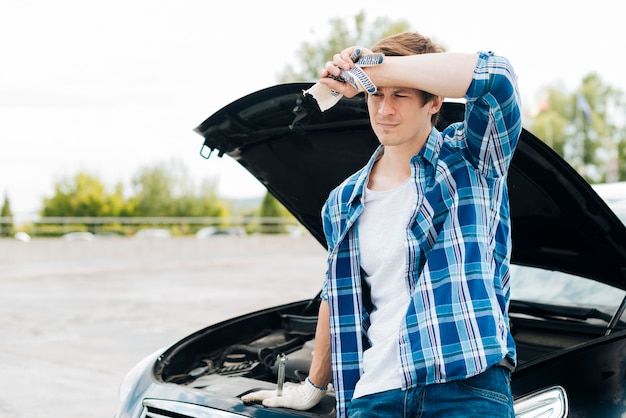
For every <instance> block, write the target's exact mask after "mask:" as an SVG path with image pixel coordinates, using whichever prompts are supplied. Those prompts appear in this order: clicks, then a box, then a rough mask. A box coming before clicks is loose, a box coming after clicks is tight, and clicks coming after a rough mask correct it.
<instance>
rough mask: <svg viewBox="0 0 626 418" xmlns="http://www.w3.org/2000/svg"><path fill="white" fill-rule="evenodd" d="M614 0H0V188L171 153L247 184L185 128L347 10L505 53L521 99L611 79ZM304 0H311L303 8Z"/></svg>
mask: <svg viewBox="0 0 626 418" xmlns="http://www.w3.org/2000/svg"><path fill="white" fill-rule="evenodd" d="M615 5H616V3H614V2H611V1H608V0H606V1H605V0H598V1H595V2H593V3H589V2H584V3H583V2H582V1H555V0H551V1H546V0H543V1H537V0H530V1H524V2H509V1H502V0H499V1H496V0H493V1H477V2H469V1H466V0H458V1H430V2H425V1H412V2H409V1H406V0H385V1H369V0H365V1H352V2H346V1H339V2H305V3H302V2H294V1H270V0H268V1H236V0H232V1H226V2H215V1H209V0H136V1H134V0H107V1H90V0H55V1H50V0H19V1H15V0H0V39H2V41H0V52H1V55H0V63H1V64H0V197H2V196H3V195H4V194H5V193H6V194H7V195H8V196H9V198H10V201H11V206H12V209H13V212H14V213H15V214H29V213H33V212H36V211H37V210H39V209H40V207H41V203H42V199H43V198H44V197H46V196H51V195H52V193H53V185H54V184H55V183H56V182H58V181H59V180H60V179H61V178H67V177H70V176H74V175H75V174H77V173H78V172H79V171H87V172H89V173H91V174H94V175H96V176H99V177H100V179H101V180H102V181H103V182H104V183H105V184H107V185H108V186H111V187H112V186H113V185H114V184H115V183H117V182H120V181H121V182H124V183H128V182H129V181H130V179H131V178H132V176H133V175H134V174H135V173H136V172H137V171H138V170H139V168H140V167H142V166H153V165H154V164H156V163H157V162H160V161H168V160H169V159H171V158H176V159H179V160H181V161H183V162H184V163H185V165H186V166H187V167H188V168H189V170H190V172H191V174H192V175H193V177H194V179H197V181H198V182H200V180H201V179H203V178H213V179H217V180H218V181H219V193H220V195H222V196H224V197H246V196H260V195H262V193H263V190H264V189H262V187H261V186H260V185H258V184H257V182H256V180H254V179H252V178H251V176H249V175H248V174H247V173H246V172H245V171H244V170H243V169H242V168H240V167H239V166H238V165H237V164H236V163H235V162H233V161H232V160H229V159H228V158H227V157H224V158H222V159H219V158H217V157H215V156H213V157H211V159H209V160H208V161H206V160H204V159H203V158H202V157H200V155H199V152H200V147H201V145H202V138H201V137H200V136H199V135H197V134H196V133H194V132H193V128H195V127H196V126H197V125H198V124H200V123H201V122H202V121H203V120H204V119H206V118H207V117H208V116H210V115H211V114H212V113H213V112H215V111H216V110H218V109H220V108H221V107H223V106H224V105H226V104H228V103H230V102H231V101H232V100H235V99H237V98H238V97H240V96H242V95H244V94H247V93H250V92H252V91H255V90H258V89H261V88H265V87H268V86H270V85H272V84H275V83H276V81H277V78H276V77H277V74H278V73H279V72H280V71H281V70H282V69H283V67H284V66H285V65H286V64H287V63H291V64H293V65H297V63H296V62H295V60H296V55H295V53H296V50H297V48H298V47H299V46H300V45H301V44H302V42H304V41H314V40H316V39H324V38H325V37H326V36H327V35H328V32H327V30H328V21H329V20H330V19H331V18H334V17H343V18H348V19H351V18H352V17H353V16H354V15H356V14H357V13H358V12H359V11H361V10H363V11H365V13H366V16H367V17H368V21H369V22H372V21H373V20H374V18H376V17H388V18H390V19H392V20H398V19H406V20H408V21H409V23H410V24H411V29H414V30H418V31H420V32H422V33H424V34H426V35H428V36H431V37H432V38H434V39H436V40H437V41H439V42H441V43H443V44H445V45H446V46H447V48H448V50H450V51H466V52H475V51H477V50H480V49H484V50H493V51H495V52H496V53H499V54H502V55H505V56H507V57H508V58H509V59H510V60H511V61H512V62H513V64H514V66H515V68H516V71H517V74H518V77H519V84H520V89H521V91H522V96H523V99H524V107H525V109H526V110H529V108H530V107H531V106H532V105H533V104H534V102H535V101H536V100H537V95H538V91H540V89H541V88H542V87H545V86H550V85H556V84H559V83H561V84H563V85H564V86H565V87H567V88H569V89H574V88H575V87H577V86H578V84H579V83H580V81H581V79H582V77H583V76H585V75H587V74H589V73H591V72H596V73H598V74H599V75H600V77H602V79H603V80H604V81H605V82H606V83H608V84H611V85H612V86H614V87H617V88H620V89H622V90H626V77H625V76H624V75H623V69H624V62H623V59H622V53H621V47H622V45H621V44H622V43H623V41H624V40H625V39H626V25H624V23H623V16H622V15H621V14H620V13H617V10H613V8H615ZM314 7H317V8H314Z"/></svg>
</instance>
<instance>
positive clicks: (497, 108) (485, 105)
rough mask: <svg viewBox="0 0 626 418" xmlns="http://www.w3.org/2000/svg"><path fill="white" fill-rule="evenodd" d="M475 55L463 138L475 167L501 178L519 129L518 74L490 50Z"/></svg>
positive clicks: (505, 169) (507, 164) (484, 173)
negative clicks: (475, 62) (475, 61)
mask: <svg viewBox="0 0 626 418" xmlns="http://www.w3.org/2000/svg"><path fill="white" fill-rule="evenodd" d="M478 55H479V58H478V63H477V64H476V68H475V70H474V76H473V78H472V82H471V83H470V86H469V88H468V90H467V93H466V95H465V99H466V100H467V106H466V110H465V112H466V114H465V131H466V132H465V137H466V140H467V147H468V150H469V156H470V158H471V159H472V163H473V164H474V166H475V167H476V168H477V169H478V170H479V171H480V172H481V173H482V174H483V175H485V176H487V177H501V176H504V175H506V173H507V171H508V168H509V165H510V162H511V159H512V158H513V152H514V150H515V147H516V146H517V141H518V139H519V135H520V133H521V131H522V121H521V110H520V108H521V101H520V97H519V92H518V87H517V76H516V75H515V72H514V69H513V67H512V65H511V63H510V62H509V61H508V60H507V59H506V58H504V57H501V56H498V55H495V54H494V53H493V52H483V51H481V52H479V53H478Z"/></svg>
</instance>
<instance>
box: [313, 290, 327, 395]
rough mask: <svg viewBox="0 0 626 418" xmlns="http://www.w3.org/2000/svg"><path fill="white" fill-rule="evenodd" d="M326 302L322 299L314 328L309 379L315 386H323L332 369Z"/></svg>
mask: <svg viewBox="0 0 626 418" xmlns="http://www.w3.org/2000/svg"><path fill="white" fill-rule="evenodd" d="M328 321H329V313H328V303H326V302H325V301H322V302H321V304H320V308H319V313H318V317H317V328H316V330H315V348H314V351H313V359H312V361H311V368H310V369H309V379H310V380H311V382H312V383H313V384H314V385H315V386H319V387H323V388H325V387H326V386H328V384H329V383H330V381H331V378H332V371H331V366H330V329H329V324H328Z"/></svg>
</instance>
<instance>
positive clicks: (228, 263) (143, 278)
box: [0, 235, 325, 418]
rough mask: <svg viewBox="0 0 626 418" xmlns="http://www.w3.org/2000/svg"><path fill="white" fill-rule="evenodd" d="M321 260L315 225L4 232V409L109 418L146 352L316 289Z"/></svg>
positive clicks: (0, 386) (0, 412)
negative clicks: (180, 231)
mask: <svg viewBox="0 0 626 418" xmlns="http://www.w3.org/2000/svg"><path fill="white" fill-rule="evenodd" d="M324 269H325V251H324V248H323V247H322V246H321V245H320V244H319V243H318V242H317V241H315V240H314V239H313V238H312V237H311V236H309V235H305V236H301V237H290V236H250V237H235V236H215V237H211V238H209V239H204V240H198V239H195V238H170V239H135V238H98V239H95V240H92V241H73V242H68V241H64V240H62V239H33V240H31V241H30V242H20V241H17V240H14V239H9V238H4V239H0V417H2V418H4V417H7V418H26V417H28V418H39V417H42V418H43V417H45V418H73V417H81V418H84V417H90V418H99V417H106V418H112V417H113V416H114V414H115V412H116V411H117V405H118V388H119V385H120V383H121V381H122V379H123V378H124V376H125V374H126V373H127V372H128V371H129V370H130V369H131V368H132V367H133V366H134V365H135V364H136V363H137V362H138V361H140V360H141V359H142V358H144V357H145V356H147V355H149V354H150V353H152V352H154V351H155V350H157V349H159V348H161V347H165V346H169V345H171V344H172V343H174V342H175V341H178V340H179V339H181V338H183V337H184V336H186V335H188V334H190V333H192V332H194V331H197V330H199V329H201V328H203V327H205V326H208V325H211V324H213V323H216V322H218V321H221V320H223V319H227V318H230V317H233V316H236V315H240V314H245V313H249V312H252V311H255V310H258V309H262V308H266V307H269V306H273V305H277V304H280V303H287V302H292V301H296V300H301V299H306V298H310V297H312V296H314V295H315V294H316V292H317V291H318V290H319V288H320V285H321V280H322V276H323V273H324Z"/></svg>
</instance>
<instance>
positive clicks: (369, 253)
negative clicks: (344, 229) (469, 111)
mask: <svg viewBox="0 0 626 418" xmlns="http://www.w3.org/2000/svg"><path fill="white" fill-rule="evenodd" d="M364 200H365V206H364V210H363V213H362V214H361V215H360V217H359V221H358V222H359V225H358V228H359V251H360V257H361V267H362V268H363V270H364V272H365V281H366V283H367V284H368V285H369V286H370V288H371V297H372V303H373V304H374V310H373V312H372V313H371V316H370V319H371V326H370V328H369V330H368V337H369V339H370V341H371V343H372V346H371V348H369V349H368V350H366V351H365V352H364V354H363V369H364V374H363V376H361V379H360V380H359V381H358V382H357V385H356V388H355V392H354V397H355V398H357V397H360V396H365V395H369V394H372V393H378V392H382V391H385V390H390V389H398V388H401V387H402V375H401V370H400V359H399V348H398V345H399V336H400V326H401V322H402V320H403V318H404V315H405V314H406V310H407V308H408V304H409V302H410V297H409V293H408V287H407V283H406V276H407V246H408V241H407V229H408V228H407V226H408V222H409V219H410V216H411V214H412V212H413V210H414V208H415V204H416V200H417V196H416V192H415V186H414V183H413V181H412V179H411V178H409V179H407V180H406V181H405V182H404V183H402V184H401V185H400V186H398V187H397V188H395V189H392V190H385V191H373V190H369V189H366V190H365V194H364Z"/></svg>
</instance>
